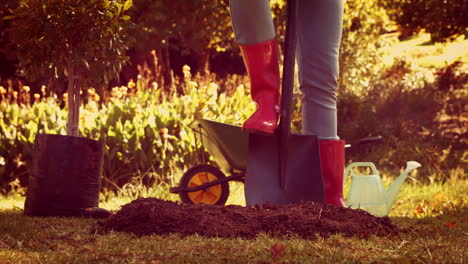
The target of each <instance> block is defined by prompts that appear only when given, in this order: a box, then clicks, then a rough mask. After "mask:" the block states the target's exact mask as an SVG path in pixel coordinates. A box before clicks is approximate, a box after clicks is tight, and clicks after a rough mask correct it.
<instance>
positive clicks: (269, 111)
mask: <svg viewBox="0 0 468 264" xmlns="http://www.w3.org/2000/svg"><path fill="white" fill-rule="evenodd" d="M229 6H230V12H231V21H232V25H233V29H234V33H235V36H236V42H237V43H238V44H239V47H240V50H241V52H242V57H243V59H244V64H245V67H246V69H247V72H248V74H249V78H250V90H251V95H252V99H253V100H254V101H255V102H256V103H257V110H256V112H255V113H254V114H253V115H252V116H250V117H249V119H247V120H246V121H245V122H244V124H243V128H244V129H246V130H248V131H250V132H263V133H273V132H274V130H275V129H276V127H277V124H278V118H279V87H280V76H279V65H278V54H277V46H276V41H275V29H274V25H273V20H272V17H271V10H270V4H269V1H268V0H230V1H229Z"/></svg>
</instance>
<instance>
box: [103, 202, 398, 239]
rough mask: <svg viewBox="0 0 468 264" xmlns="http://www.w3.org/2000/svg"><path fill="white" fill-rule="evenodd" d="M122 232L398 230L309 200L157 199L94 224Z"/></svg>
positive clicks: (249, 234)
mask: <svg viewBox="0 0 468 264" xmlns="http://www.w3.org/2000/svg"><path fill="white" fill-rule="evenodd" d="M111 230H114V231H121V232H126V233H132V234H135V235H137V236H145V235H153V234H156V235H164V234H171V233H178V234H181V235H184V236H185V235H193V234H198V235H200V236H205V237H229V238H234V237H241V238H255V237H256V236H257V235H258V234H260V233H266V234H269V235H272V236H278V237H289V236H290V237H300V238H305V239H313V238H315V237H316V236H317V235H319V236H322V237H328V236H329V235H331V234H335V233H341V234H343V235H345V236H357V237H362V238H367V237H369V236H370V235H377V236H393V235H396V234H398V233H399V232H400V231H402V230H401V229H400V228H399V227H397V226H396V225H394V224H393V223H392V222H391V221H390V219H389V218H388V217H383V218H379V217H374V216H372V215H370V214H369V213H367V212H365V211H363V210H355V209H349V208H343V207H337V206H333V205H325V204H320V203H314V202H302V203H297V204H291V205H287V206H272V205H258V206H248V207H243V206H237V205H228V206H218V205H204V204H199V205H193V204H180V203H176V202H171V201H165V200H160V199H156V198H144V199H137V200H134V201H133V202H131V203H129V204H127V205H124V206H123V207H122V209H121V210H120V211H118V212H117V213H116V214H114V215H113V216H111V217H110V218H108V219H106V220H103V221H100V222H98V224H97V232H98V233H100V234H105V233H108V232H109V231H111Z"/></svg>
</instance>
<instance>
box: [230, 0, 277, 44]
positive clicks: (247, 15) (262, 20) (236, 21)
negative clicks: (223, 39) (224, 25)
mask: <svg viewBox="0 0 468 264" xmlns="http://www.w3.org/2000/svg"><path fill="white" fill-rule="evenodd" d="M229 8H230V13H231V22H232V27H233V30H234V34H235V38H236V42H237V43H239V44H241V45H252V44H257V43H261V42H264V41H267V40H271V39H273V38H274V37H275V27H274V25H273V19H272V16H271V9H270V1H269V0H229Z"/></svg>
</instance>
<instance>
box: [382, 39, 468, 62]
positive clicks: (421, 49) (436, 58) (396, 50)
mask: <svg viewBox="0 0 468 264" xmlns="http://www.w3.org/2000/svg"><path fill="white" fill-rule="evenodd" d="M429 41H430V35H429V34H420V35H418V36H416V37H414V38H411V39H409V40H405V41H401V42H398V43H395V44H394V45H392V46H391V47H386V48H384V49H385V51H384V56H383V58H382V62H383V63H384V64H385V65H387V66H390V65H392V64H393V62H394V59H395V58H408V59H411V61H413V62H414V63H415V64H416V65H418V66H420V67H428V68H433V67H440V66H442V65H446V64H450V63H453V62H455V61H457V60H461V61H463V62H464V63H468V39H465V37H464V36H460V37H459V38H458V39H457V40H455V41H453V42H450V43H436V44H431V45H428V43H429Z"/></svg>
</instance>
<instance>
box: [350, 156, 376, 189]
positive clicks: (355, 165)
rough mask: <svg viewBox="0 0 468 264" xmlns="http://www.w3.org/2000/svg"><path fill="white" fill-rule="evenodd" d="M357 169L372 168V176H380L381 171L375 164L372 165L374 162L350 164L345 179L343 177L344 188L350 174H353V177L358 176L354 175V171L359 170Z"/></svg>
mask: <svg viewBox="0 0 468 264" xmlns="http://www.w3.org/2000/svg"><path fill="white" fill-rule="evenodd" d="M357 167H370V168H371V171H372V174H374V175H379V171H378V170H377V168H376V167H375V165H374V163H372V162H353V163H351V164H349V165H348V166H347V167H346V169H345V172H344V177H343V186H344V185H345V183H346V180H347V179H348V174H349V172H351V174H352V175H351V176H356V174H354V172H353V169H354V168H357Z"/></svg>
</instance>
